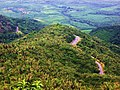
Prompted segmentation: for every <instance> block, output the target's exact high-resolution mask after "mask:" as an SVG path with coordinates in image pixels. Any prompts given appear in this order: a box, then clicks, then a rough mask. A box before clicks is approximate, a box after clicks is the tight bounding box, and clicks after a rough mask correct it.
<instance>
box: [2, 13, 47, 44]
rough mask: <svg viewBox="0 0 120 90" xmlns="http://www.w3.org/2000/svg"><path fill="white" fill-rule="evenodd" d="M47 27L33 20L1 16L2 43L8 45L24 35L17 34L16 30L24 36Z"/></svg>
mask: <svg viewBox="0 0 120 90" xmlns="http://www.w3.org/2000/svg"><path fill="white" fill-rule="evenodd" d="M44 26H45V25H44V24H42V23H41V22H38V21H36V20H33V19H18V18H11V17H6V16H2V15H0V42H1V43H8V42H10V41H13V40H15V39H16V38H19V37H21V36H23V35H21V34H17V33H16V28H17V27H18V28H19V30H20V31H21V32H22V33H23V34H28V33H30V32H31V31H34V30H39V29H41V28H42V27H44Z"/></svg>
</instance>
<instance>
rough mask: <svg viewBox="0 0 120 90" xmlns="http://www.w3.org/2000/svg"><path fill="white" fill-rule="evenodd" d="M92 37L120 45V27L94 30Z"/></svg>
mask: <svg viewBox="0 0 120 90" xmlns="http://www.w3.org/2000/svg"><path fill="white" fill-rule="evenodd" d="M90 35H92V36H97V37H99V38H100V39H103V40H105V41H107V42H110V43H113V44H117V45H120V26H108V27H100V28H97V29H95V30H93V31H92V32H91V33H90Z"/></svg>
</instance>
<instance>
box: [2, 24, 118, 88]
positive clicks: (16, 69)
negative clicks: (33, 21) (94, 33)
mask: <svg viewBox="0 0 120 90" xmlns="http://www.w3.org/2000/svg"><path fill="white" fill-rule="evenodd" d="M75 35H76V36H77V37H80V38H79V39H80V40H79V42H78V43H77V45H75V46H73V45H71V42H72V41H73V40H74V38H75ZM95 61H99V62H101V63H102V65H103V68H104V71H105V72H104V73H105V75H99V69H98V66H97V65H96V63H95ZM119 68H120V56H119V54H117V53H114V52H112V51H111V50H110V49H109V48H108V47H107V45H106V44H105V43H104V42H102V41H101V40H99V39H98V38H95V37H91V36H89V35H87V34H84V33H82V32H81V31H80V30H78V29H76V28H73V27H70V26H64V25H59V24H56V25H50V26H47V27H45V28H43V29H42V30H40V31H39V32H32V33H29V34H27V35H25V36H24V37H22V38H20V39H16V40H15V41H14V42H11V43H9V44H0V80H1V82H0V88H1V89H3V90H4V89H13V90H15V89H16V88H17V89H18V90H19V89H20V88H21V89H28V88H29V89H32V88H33V90H42V89H43V90H48V89H53V90H55V89H56V90H61V89H63V90H68V89H69V90H87V89H92V90H96V89H111V88H112V89H113V90H117V89H119V87H120V73H119V72H120V69H119ZM35 88H37V89H35ZM38 88H39V89H38Z"/></svg>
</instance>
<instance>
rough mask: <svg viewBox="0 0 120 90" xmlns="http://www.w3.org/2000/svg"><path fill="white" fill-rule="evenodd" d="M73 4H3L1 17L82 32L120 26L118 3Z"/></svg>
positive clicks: (32, 0) (20, 2)
mask: <svg viewBox="0 0 120 90" xmlns="http://www.w3.org/2000/svg"><path fill="white" fill-rule="evenodd" d="M72 1H74V0H72ZM72 1H71V2H70V1H63V0H60V1H59V0H56V1H52V0H51V1H49V2H48V1H44V0H43V1H41V0H38V1H35V0H31V1H28V2H27V1H23V0H22V1H20V0H17V1H16V2H15V1H13V0H10V1H4V2H2V1H1V2H0V14H2V15H6V16H10V17H16V18H25V17H30V18H33V19H35V20H38V21H42V22H44V23H45V24H55V23H60V24H66V25H72V26H75V27H77V28H80V29H82V30H86V29H94V28H97V27H103V26H109V25H114V24H115V25H117V24H119V23H120V17H119V16H120V15H119V12H120V9H119V6H120V5H119V3H117V2H114V3H111V2H109V3H108V2H102V1H99V2H96V1H87V0H81V1H79V2H78V1H77V0H76V1H74V3H72ZM86 2H87V3H86ZM21 8H22V11H21V10H20V9H21ZM24 12H27V14H23V13H24ZM77 20H79V21H77Z"/></svg>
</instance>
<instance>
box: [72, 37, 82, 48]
mask: <svg viewBox="0 0 120 90" xmlns="http://www.w3.org/2000/svg"><path fill="white" fill-rule="evenodd" d="M74 36H75V39H74V40H73V41H72V42H71V43H70V44H71V45H73V46H76V45H77V44H78V42H80V41H81V39H82V38H80V37H79V36H76V35H74Z"/></svg>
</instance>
